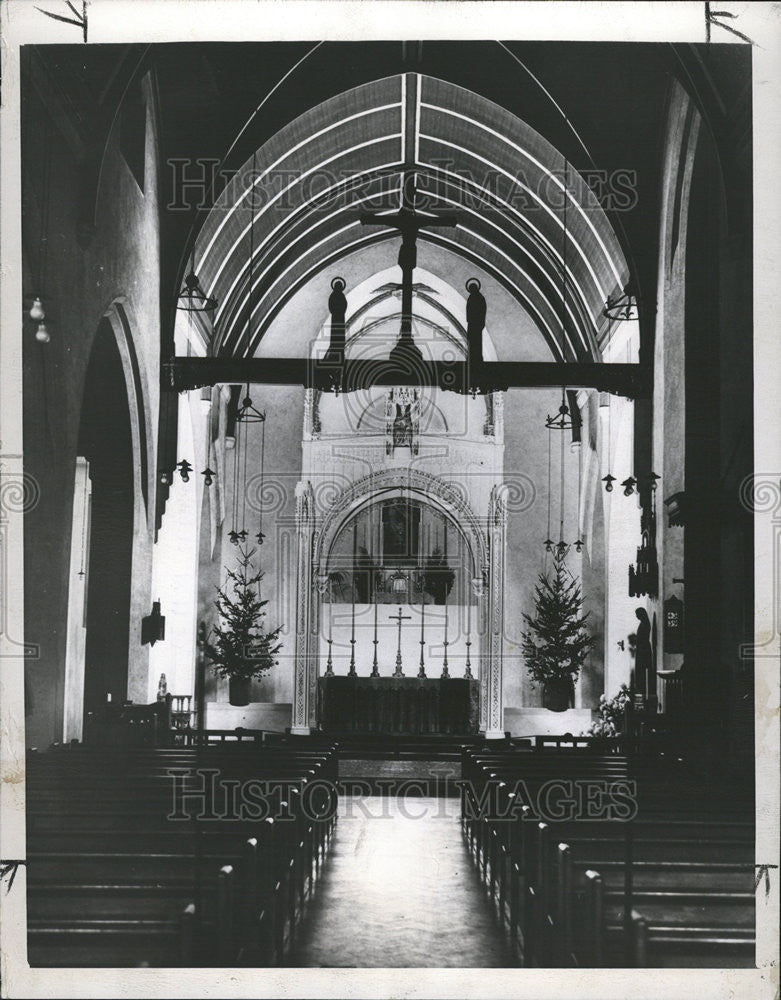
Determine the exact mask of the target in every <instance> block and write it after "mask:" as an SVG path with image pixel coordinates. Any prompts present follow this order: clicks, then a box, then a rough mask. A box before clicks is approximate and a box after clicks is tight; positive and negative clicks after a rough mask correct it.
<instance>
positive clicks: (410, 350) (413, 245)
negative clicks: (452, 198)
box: [361, 170, 458, 368]
mask: <svg viewBox="0 0 781 1000" xmlns="http://www.w3.org/2000/svg"><path fill="white" fill-rule="evenodd" d="M457 221H458V219H457V217H456V216H455V215H437V214H434V213H428V212H418V211H417V209H416V208H415V171H414V170H408V171H406V172H405V175H404V182H403V185H402V194H401V208H400V209H399V211H398V212H362V213H361V224H362V225H364V226H388V227H389V228H391V229H398V231H399V233H401V247H400V248H399V267H400V268H401V327H400V329H399V339H398V340H397V341H396V344H395V346H394V348H393V350H392V351H391V352H390V360H391V361H392V362H396V363H398V364H399V365H400V366H401V367H403V368H407V367H409V365H410V364H412V365H415V364H418V363H419V362H421V361H422V360H423V355H422V354H421V352H420V348H419V347H418V346H417V344H416V343H415V341H414V340H413V339H412V293H413V283H412V276H413V272H414V270H415V266H416V264H417V259H418V248H417V241H418V233H419V232H420V230H421V229H425V228H432V227H448V228H452V227H453V226H455V225H456V224H457Z"/></svg>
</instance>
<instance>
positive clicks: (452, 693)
mask: <svg viewBox="0 0 781 1000" xmlns="http://www.w3.org/2000/svg"><path fill="white" fill-rule="evenodd" d="M319 702H320V704H319V713H318V714H319V718H320V722H321V726H322V728H323V729H324V730H326V731H327V732H354V733H410V734H412V733H450V734H452V735H456V734H460V735H473V734H475V733H477V731H478V682H477V681H476V680H472V679H466V678H462V677H459V678H456V677H452V678H429V677H345V676H341V677H338V676H337V677H321V678H320V680H319Z"/></svg>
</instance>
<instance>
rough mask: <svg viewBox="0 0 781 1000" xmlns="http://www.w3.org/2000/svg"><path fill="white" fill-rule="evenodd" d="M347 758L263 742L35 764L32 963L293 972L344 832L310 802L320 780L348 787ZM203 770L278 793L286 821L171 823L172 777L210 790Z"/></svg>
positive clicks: (78, 753)
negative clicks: (328, 862) (301, 934)
mask: <svg viewBox="0 0 781 1000" xmlns="http://www.w3.org/2000/svg"><path fill="white" fill-rule="evenodd" d="M334 750H335V748H334V746H333V744H331V745H328V744H321V745H318V746H317V747H307V746H304V745H299V746H297V747H295V748H292V747H277V748H271V747H269V748H266V747H264V746H263V745H262V742H261V741H258V740H255V739H253V740H251V741H245V740H239V741H233V740H220V741H218V742H217V743H216V745H209V744H208V742H207V741H204V742H203V743H202V744H201V745H198V746H195V747H175V748H167V749H159V748H158V749H155V748H151V747H147V746H144V747H138V748H132V749H129V748H127V747H122V748H121V749H119V750H118V749H117V748H112V747H101V748H100V749H99V750H98V748H94V749H92V748H89V747H82V746H69V747H67V748H55V749H53V750H52V751H51V752H49V753H46V754H37V753H33V754H30V756H29V763H28V776H29V787H28V800H29V818H28V859H27V869H28V913H29V928H28V946H29V956H30V961H31V964H32V965H48V966H57V965H120V966H122V965H185V966H186V965H233V964H260V965H267V964H277V963H279V962H281V961H282V960H283V958H284V953H285V949H286V948H288V947H289V945H290V942H291V936H292V934H293V930H294V925H295V923H296V920H297V919H300V915H301V913H302V911H303V907H304V905H305V903H306V900H307V897H308V895H311V893H312V892H313V889H314V881H315V878H316V875H317V873H318V872H319V869H320V865H321V864H322V861H323V859H324V857H325V853H326V849H327V845H328V841H329V840H330V836H331V833H332V831H333V824H334V821H335V815H333V814H328V815H325V816H324V817H323V819H322V820H318V819H317V818H316V817H312V816H309V815H306V814H305V810H304V808H303V803H304V797H305V795H307V794H308V788H309V786H310V783H311V782H313V781H316V780H320V781H326V780H327V781H330V782H335V778H336V759H335V753H334ZM204 767H205V768H213V769H216V770H218V771H219V772H220V776H221V778H225V779H227V780H229V781H232V782H240V781H242V780H244V779H254V780H256V781H257V780H264V781H265V780H268V781H272V782H275V783H276V786H275V790H274V791H273V792H271V793H269V795H268V799H269V805H270V807H271V810H272V814H273V812H274V811H276V813H277V818H276V819H275V818H274V816H273V815H271V816H266V817H264V818H258V819H242V818H230V819H216V820H209V819H207V818H205V817H198V815H197V812H196V811H195V810H193V811H192V812H191V814H189V815H188V816H187V818H186V819H184V820H181V821H178V822H177V821H172V820H171V819H169V818H167V816H168V814H169V813H170V811H171V809H170V806H171V801H172V793H171V781H172V778H171V775H170V772H171V771H175V772H177V774H178V775H179V780H180V783H181V787H182V788H183V789H186V790H190V791H197V790H198V789H199V782H200V781H201V778H200V776H199V775H198V773H197V772H198V769H199V768H204ZM311 787H312V788H314V786H311ZM313 801H314V798H313ZM136 803H138V805H136ZM286 815H289V816H290V817H291V818H290V819H289V820H285V819H283V817H284V816H286Z"/></svg>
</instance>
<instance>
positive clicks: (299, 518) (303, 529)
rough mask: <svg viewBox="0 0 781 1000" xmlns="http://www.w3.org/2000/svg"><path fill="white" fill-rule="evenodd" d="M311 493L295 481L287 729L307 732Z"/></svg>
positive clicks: (307, 486)
mask: <svg viewBox="0 0 781 1000" xmlns="http://www.w3.org/2000/svg"><path fill="white" fill-rule="evenodd" d="M314 509H315V508H314V494H313V492H312V484H311V483H304V482H299V483H298V484H297V485H296V537H297V540H298V556H297V560H296V647H295V649H296V661H295V678H294V683H293V721H292V726H291V729H290V731H291V733H293V735H295V736H308V735H309V732H310V726H311V719H312V716H313V713H314V712H315V711H316V706H315V705H312V704H311V702H312V683H311V677H310V674H311V673H312V670H311V665H312V657H313V656H317V651H316V650H314V649H312V648H311V647H312V642H311V628H310V621H311V617H312V616H311V606H312V535H313V532H314V527H315V525H314Z"/></svg>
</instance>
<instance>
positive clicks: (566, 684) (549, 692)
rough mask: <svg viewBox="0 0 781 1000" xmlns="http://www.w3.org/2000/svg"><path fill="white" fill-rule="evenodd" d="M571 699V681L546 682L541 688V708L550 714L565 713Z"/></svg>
mask: <svg viewBox="0 0 781 1000" xmlns="http://www.w3.org/2000/svg"><path fill="white" fill-rule="evenodd" d="M571 697H572V682H571V681H568V680H560V681H546V682H545V684H544V685H543V687H542V707H543V708H547V709H550V711H551V712H566V711H567V709H568V708H569V707H570V701H571Z"/></svg>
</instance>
